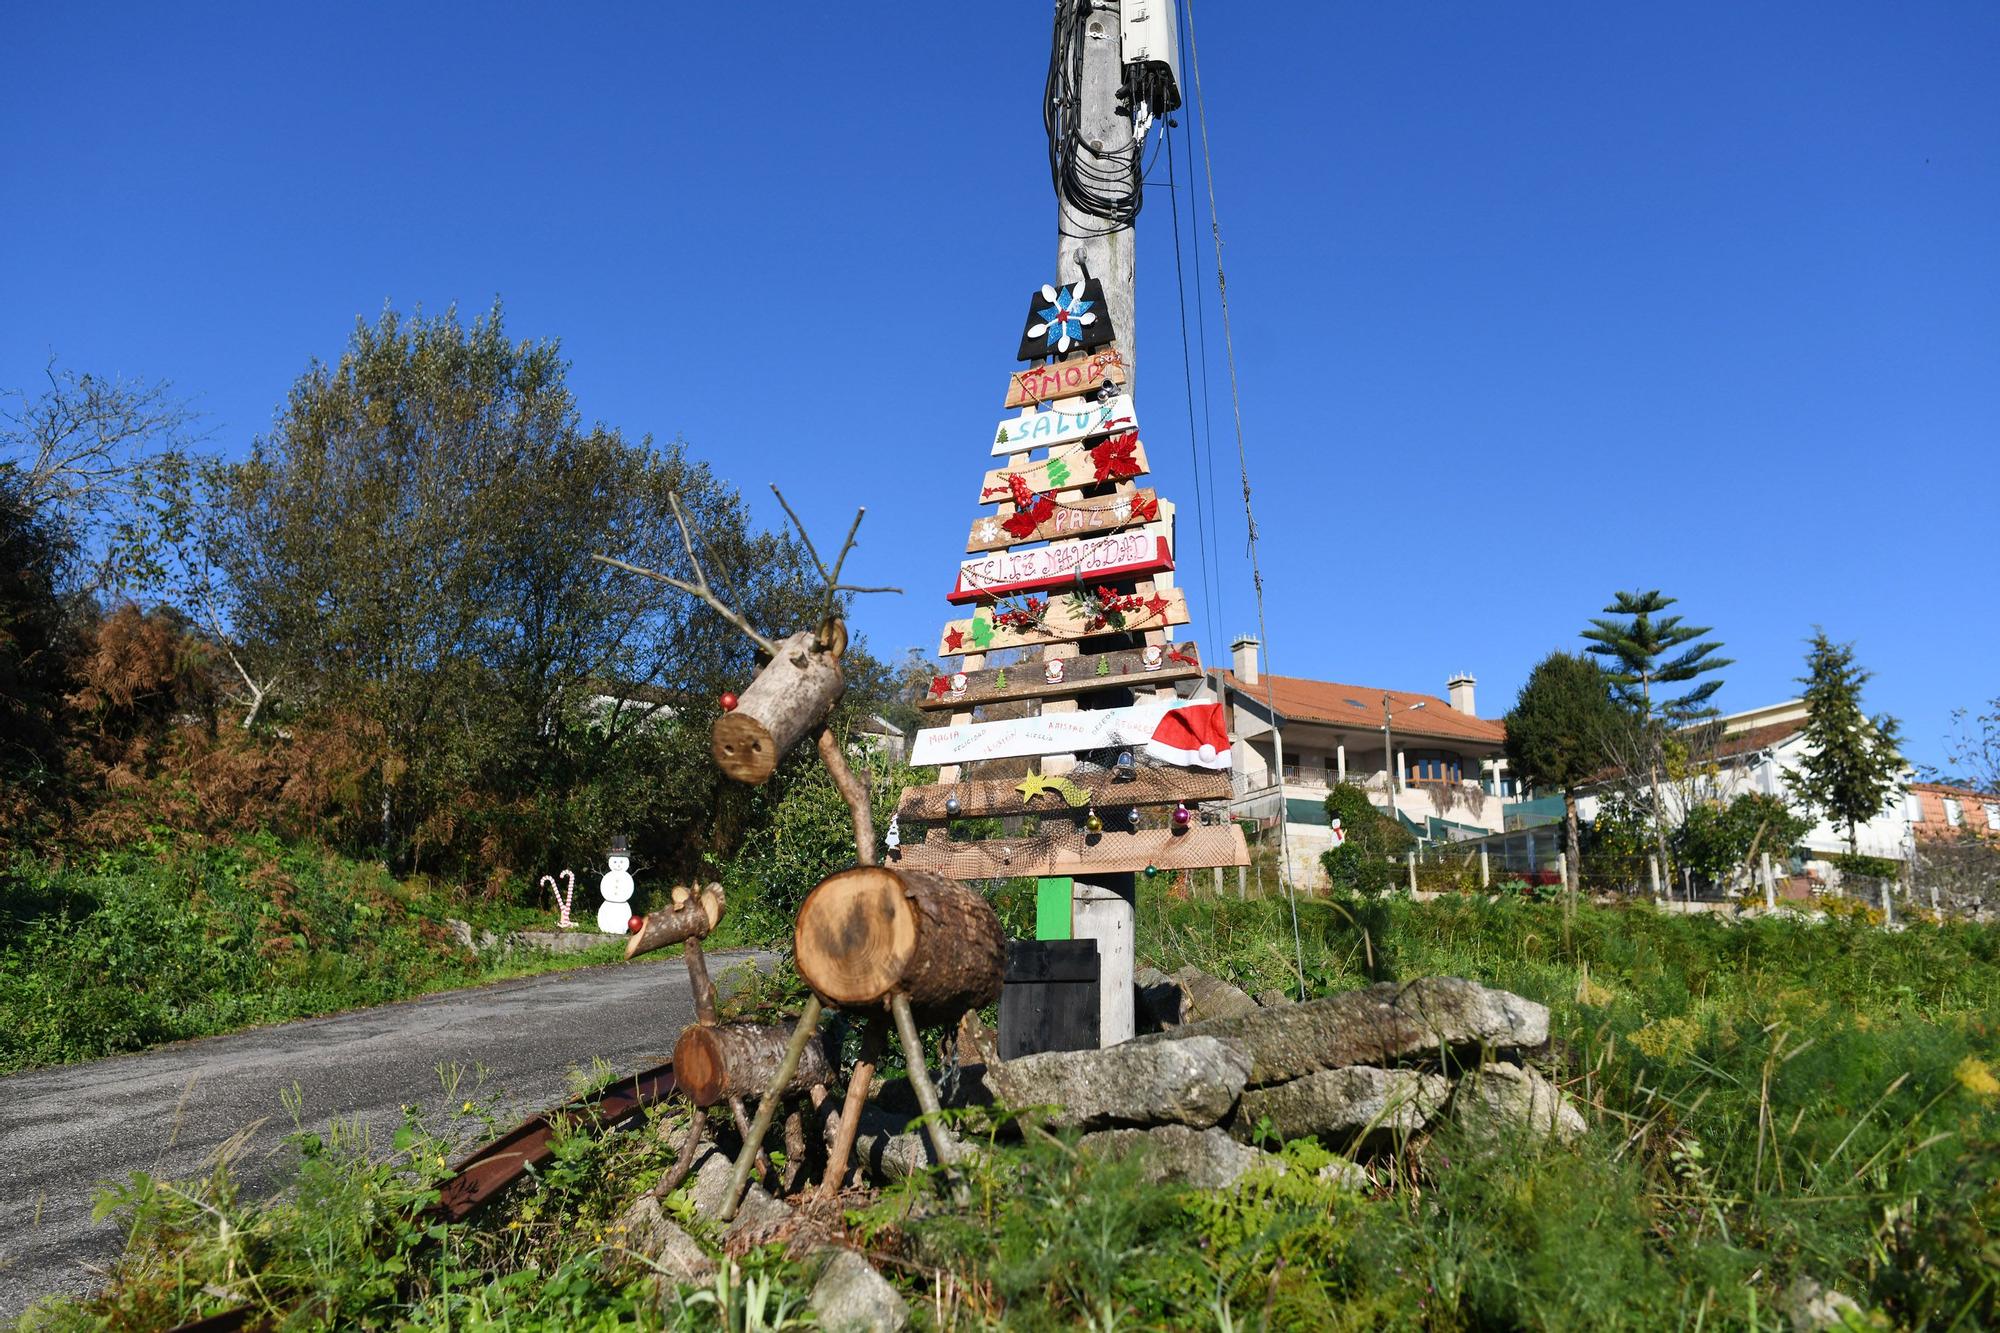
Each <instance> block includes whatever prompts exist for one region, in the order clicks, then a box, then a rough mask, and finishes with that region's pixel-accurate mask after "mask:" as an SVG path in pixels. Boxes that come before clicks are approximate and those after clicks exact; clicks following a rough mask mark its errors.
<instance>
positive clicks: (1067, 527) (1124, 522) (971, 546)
mask: <svg viewBox="0 0 2000 1333" xmlns="http://www.w3.org/2000/svg"><path fill="white" fill-rule="evenodd" d="M1134 505H1138V506H1139V507H1140V508H1141V509H1142V510H1143V509H1145V508H1147V507H1148V506H1159V509H1158V512H1159V515H1160V518H1159V520H1157V521H1165V520H1166V519H1167V518H1168V517H1169V516H1170V515H1171V514H1172V513H1173V503H1172V501H1168V502H1167V503H1165V504H1161V502H1160V497H1159V496H1158V495H1156V494H1155V493H1154V491H1153V488H1152V487H1150V486H1147V487H1144V488H1142V489H1140V490H1136V491H1121V492H1119V493H1118V494H1117V495H1090V496H1084V497H1082V498H1080V499H1075V500H1071V501H1069V502H1067V503H1065V504H1060V505H1057V506H1056V512H1055V514H1054V516H1053V517H1051V518H1049V519H1047V520H1045V521H1044V522H1042V523H1040V524H1038V525H1037V526H1036V527H1035V528H1034V529H1033V530H1032V531H1030V532H1029V533H1028V535H1027V536H1025V537H1016V536H1015V535H1014V534H1013V533H1011V532H1009V531H1007V529H1006V528H1004V527H1002V526H1001V525H1000V524H1001V520H1002V519H1007V518H1012V517H1013V516H1014V506H1013V505H1012V504H1011V503H1009V504H1003V505H1001V506H1000V511H999V512H998V513H997V514H995V515H994V516H993V517H992V518H980V519H974V520H973V523H972V531H971V533H970V534H968V535H967V537H966V539H965V549H966V552H967V553H968V554H977V553H978V552H980V551H999V550H1004V549H1005V548H1007V547H1009V546H1025V545H1026V544H1027V543H1029V542H1048V541H1055V540H1057V539H1059V538H1063V537H1095V536H1099V535H1101V534H1103V533H1107V532H1117V531H1119V530H1120V529H1122V528H1125V527H1128V526H1130V525H1131V524H1132V523H1133V522H1134V521H1135V520H1134V519H1133V517H1132V506H1134ZM1136 521H1138V522H1146V521H1148V520H1145V519H1139V520H1136Z"/></svg>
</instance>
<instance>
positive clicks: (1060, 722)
mask: <svg viewBox="0 0 2000 1333" xmlns="http://www.w3.org/2000/svg"><path fill="white" fill-rule="evenodd" d="M1175 706H1176V705H1174V704H1172V703H1168V702H1162V701H1159V700H1151V699H1149V700H1147V701H1146V702H1144V703H1137V704H1128V705H1126V706H1125V707H1123V708H1093V709H1089V710H1087V711H1085V710H1078V709H1075V708H1069V709H1063V710H1057V709H1055V708H1053V707H1047V708H1044V709H1043V710H1042V711H1041V712H1040V713H1039V714H1037V715H1035V716H1033V717H1010V718H996V719H994V720H992V721H989V722H967V723H954V724H952V725H950V726H940V727H923V728H920V729H919V730H918V731H917V733H916V735H915V736H914V737H912V738H911V741H910V762H911V763H913V764H970V763H978V762H979V761H981V760H984V759H1021V758H1027V757H1033V756H1039V755H1045V754H1075V753H1077V752H1079V751H1083V750H1104V749H1109V748H1111V747H1113V746H1125V747H1129V746H1133V745H1144V744H1145V743H1146V742H1147V741H1148V740H1150V739H1151V738H1152V735H1153V732H1154V730H1155V729H1156V728H1158V727H1159V725H1160V720H1161V718H1162V717H1164V716H1165V715H1166V713H1167V711H1168V710H1169V709H1170V708H1173V707H1175Z"/></svg>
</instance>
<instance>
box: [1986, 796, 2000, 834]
mask: <svg viewBox="0 0 2000 1333" xmlns="http://www.w3.org/2000/svg"><path fill="white" fill-rule="evenodd" d="M1986 827H1987V828H1990V829H1993V830H1995V831H2000V805H1994V804H1993V803H1992V802H1990V801H1989V802H1987V805H1986Z"/></svg>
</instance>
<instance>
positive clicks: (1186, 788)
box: [896, 768, 1230, 820]
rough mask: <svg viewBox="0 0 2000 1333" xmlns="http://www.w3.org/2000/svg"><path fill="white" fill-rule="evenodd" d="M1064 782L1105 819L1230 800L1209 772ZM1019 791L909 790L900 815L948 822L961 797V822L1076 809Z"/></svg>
mask: <svg viewBox="0 0 2000 1333" xmlns="http://www.w3.org/2000/svg"><path fill="white" fill-rule="evenodd" d="M1063 780H1064V781H1066V782H1069V783H1072V784H1074V785H1075V786H1076V787H1078V788H1080V789H1081V790H1082V791H1083V792H1084V794H1085V795H1086V796H1087V797H1088V798H1089V803H1090V804H1095V805H1096V806H1097V808H1098V813H1099V814H1101V815H1105V818H1106V819H1109V818H1110V816H1109V815H1108V814H1105V812H1106V811H1111V812H1116V811H1119V810H1124V809H1126V808H1128V807H1130V806H1134V805H1172V804H1174V803H1175V802H1177V801H1186V802H1187V803H1188V804H1189V805H1194V804H1196V803H1197V802H1200V801H1226V800H1228V799H1229V794H1230V793H1229V775H1228V774H1227V773H1217V772H1215V771H1213V770H1212V769H1206V768H1142V769H1139V770H1138V771H1137V772H1136V773H1134V774H1133V776H1132V778H1131V780H1130V781H1127V782H1119V781H1118V780H1117V779H1115V778H1113V777H1112V776H1111V775H1110V774H1109V773H1090V774H1082V773H1074V772H1072V773H1067V774H1064V775H1063ZM1020 786H1021V784H1020V782H1019V781H1008V780H1007V779H1005V778H999V779H994V780H991V781H988V780H983V779H982V780H977V781H972V782H954V783H949V784H947V783H937V784H934V785H932V786H927V787H906V788H904V790H903V799H902V801H901V803H899V804H898V805H897V807H896V813H897V814H898V815H900V816H901V817H902V818H904V819H905V820H914V819H946V818H949V817H950V816H948V815H946V813H945V805H944V803H945V801H946V799H947V798H949V797H952V796H956V797H957V798H958V804H959V810H958V816H957V817H958V818H961V819H973V818H977V817H979V816H982V815H1026V814H1044V815H1046V814H1060V813H1062V812H1063V811H1065V810H1068V809H1071V808H1072V807H1071V806H1070V804H1069V802H1068V801H1067V800H1066V799H1065V798H1064V797H1062V796H1060V795H1058V794H1057V793H1055V792H1044V793H1042V794H1040V795H1038V796H1036V797H1035V798H1034V799H1033V800H1029V799H1027V798H1025V797H1023V796H1022V795H1021V792H1020Z"/></svg>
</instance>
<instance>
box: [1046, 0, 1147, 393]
mask: <svg viewBox="0 0 2000 1333" xmlns="http://www.w3.org/2000/svg"><path fill="white" fill-rule="evenodd" d="M1066 25H1068V29H1069V32H1070V34H1071V40H1073V41H1075V42H1077V43H1078V44H1080V46H1081V48H1082V53H1081V64H1082V77H1081V78H1080V79H1079V80H1078V81H1077V83H1076V87H1075V95H1076V99H1077V105H1076V107H1075V108H1074V110H1073V111H1072V112H1071V114H1070V115H1069V116H1068V117H1067V118H1066V120H1067V122H1068V123H1071V124H1074V125H1075V127H1076V143H1075V145H1074V152H1075V153H1076V155H1077V161H1078V165H1079V168H1080V169H1081V170H1083V171H1085V172H1087V173H1088V174H1089V175H1090V177H1091V179H1092V180H1093V182H1095V183H1096V184H1097V185H1098V187H1099V188H1100V189H1102V190H1105V191H1106V192H1111V193H1122V194H1123V196H1124V197H1126V198H1127V199H1129V198H1130V197H1131V196H1132V195H1133V194H1134V193H1136V191H1137V189H1138V177H1137V171H1138V163H1139V160H1140V158H1139V154H1138V153H1137V152H1135V151H1134V149H1135V145H1134V143H1133V132H1132V131H1133V126H1132V120H1131V118H1130V117H1129V116H1127V115H1125V114H1123V113H1122V112H1120V110H1119V108H1118V89H1119V86H1120V85H1121V84H1122V83H1123V82H1124V78H1125V54H1124V42H1123V39H1122V38H1121V36H1120V34H1119V18H1118V9H1117V7H1115V6H1107V5H1103V4H1092V3H1090V0H1057V4H1056V28H1057V39H1058V42H1060V41H1061V40H1062V34H1063V32H1064V29H1065V26H1066ZM1128 160H1129V161H1130V162H1131V163H1132V164H1133V165H1132V168H1131V178H1130V179H1129V180H1127V181H1124V182H1123V183H1122V184H1118V183H1116V182H1117V178H1118V177H1120V176H1123V175H1124V174H1125V169H1124V167H1123V165H1122V164H1123V163H1124V162H1126V161H1128ZM1135 241H1136V234H1135V233H1134V231H1133V228H1132V225H1131V224H1130V223H1129V222H1128V223H1125V224H1123V225H1117V224H1114V223H1113V222H1111V221H1108V220H1107V219H1105V218H1102V217H1097V216H1095V215H1093V214H1091V213H1089V212H1086V211H1084V209H1082V208H1081V207H1079V206H1078V205H1077V204H1076V203H1074V202H1072V201H1071V200H1069V199H1067V198H1065V197H1063V193H1062V191H1061V190H1058V191H1057V197H1056V281H1057V282H1058V283H1064V282H1074V281H1076V280H1078V279H1081V278H1083V277H1085V276H1089V277H1093V278H1096V279H1097V280H1098V281H1099V282H1100V283H1102V284H1103V285H1104V299H1105V302H1106V303H1107V304H1108V305H1109V306H1110V307H1111V327H1112V328H1114V329H1116V330H1117V331H1118V345H1119V347H1120V348H1121V349H1122V350H1123V352H1124V354H1125V362H1126V365H1125V373H1126V375H1127V376H1128V377H1136V374H1137V365H1136V363H1137V361H1138V359H1139V358H1138V356H1137V350H1136V349H1137V348H1138V345H1139V325H1138V319H1137V316H1136V313H1135V311H1134V309H1133V298H1134V293H1135V291H1136V284H1137V275H1138V259H1139V252H1138V247H1137V245H1136V244H1135ZM1132 383H1133V380H1132V379H1131V378H1128V380H1127V391H1128V392H1130V390H1131V385H1132Z"/></svg>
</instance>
